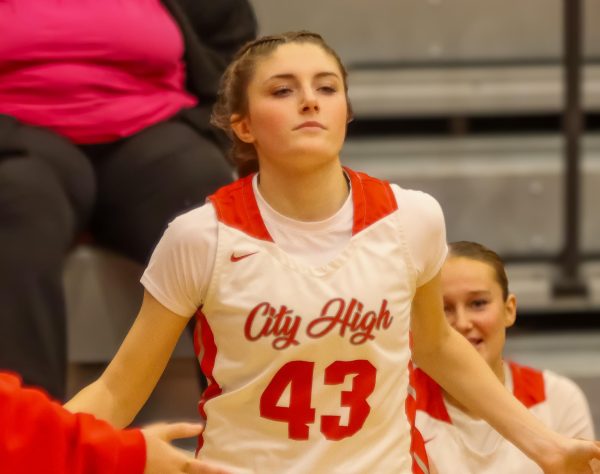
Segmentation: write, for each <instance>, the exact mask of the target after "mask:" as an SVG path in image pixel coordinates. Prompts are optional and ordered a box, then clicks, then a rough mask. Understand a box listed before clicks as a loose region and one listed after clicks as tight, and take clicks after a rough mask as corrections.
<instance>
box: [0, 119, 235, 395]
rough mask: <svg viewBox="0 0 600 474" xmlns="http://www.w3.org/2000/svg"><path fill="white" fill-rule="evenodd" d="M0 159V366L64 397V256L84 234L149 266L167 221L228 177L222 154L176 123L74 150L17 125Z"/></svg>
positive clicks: (38, 131) (50, 136)
mask: <svg viewBox="0 0 600 474" xmlns="http://www.w3.org/2000/svg"><path fill="white" fill-rule="evenodd" d="M12 133H16V134H17V136H16V137H14V136H12V137H11V140H12V141H16V142H17V143H19V144H20V145H21V147H22V149H21V150H18V151H14V152H12V151H10V152H8V153H5V154H4V155H0V369H8V370H14V371H17V372H18V373H19V374H21V375H22V376H23V379H24V381H25V383H27V384H34V385H37V386H42V387H44V388H45V389H46V390H48V392H49V393H50V394H51V395H52V396H54V397H56V398H58V399H59V400H63V399H64V396H65V385H66V348H67V344H66V318H65V307H64V296H63V289H62V272H63V264H64V260H65V257H66V255H67V253H68V251H69V249H70V248H71V247H72V245H73V242H74V240H75V239H76V238H77V236H78V235H79V234H80V232H81V231H82V230H84V229H89V230H91V232H92V234H93V236H94V240H95V242H97V243H98V244H100V245H103V246H106V247H108V248H111V249H113V250H116V251H118V252H121V253H122V254H124V255H127V256H129V257H131V258H133V259H135V260H137V261H138V262H140V263H142V264H145V263H146V262H147V260H148V258H149V257H150V254H151V252H152V250H153V248H154V246H155V244H156V243H157V241H158V239H159V238H160V237H161V235H162V233H163V231H164V229H165V227H166V225H167V224H168V222H169V221H170V220H172V218H173V217H174V216H176V215H177V214H179V213H181V212H183V211H185V210H187V209H190V208H192V207H196V206H198V205H200V204H202V203H203V202H204V199H205V198H206V196H207V195H208V194H210V193H212V192H213V191H214V190H216V189H217V188H218V187H220V186H222V185H223V184H226V183H227V182H228V181H230V179H231V169H230V167H229V165H228V164H227V162H226V160H225V158H224V156H223V153H222V151H221V150H220V149H219V148H218V147H217V146H216V145H215V144H214V143H213V142H212V141H211V140H209V139H207V138H206V137H203V136H202V135H200V134H199V133H198V132H196V131H195V130H194V129H192V128H191V127H190V126H188V125H187V124H186V123H184V122H183V121H181V120H179V119H177V118H175V119H172V120H169V121H166V122H163V123H161V124H158V125H155V126H152V127H149V128H148V129H146V130H144V131H142V132H140V133H138V134H136V135H134V136H131V137H128V138H126V139H123V140H120V141H118V142H115V143H111V144H106V145H94V146H81V147H78V146H75V145H73V144H71V143H70V142H69V141H67V140H65V139H63V138H61V137H59V136H58V135H56V134H53V133H51V132H49V131H47V130H43V129H39V128H34V127H29V126H25V125H21V124H18V125H17V127H16V128H15V130H14V131H11V134H12Z"/></svg>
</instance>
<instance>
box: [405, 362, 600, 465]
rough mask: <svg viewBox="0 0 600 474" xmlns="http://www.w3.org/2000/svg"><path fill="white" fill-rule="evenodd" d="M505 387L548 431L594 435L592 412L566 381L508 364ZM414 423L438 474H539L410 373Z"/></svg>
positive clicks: (425, 378)
mask: <svg viewBox="0 0 600 474" xmlns="http://www.w3.org/2000/svg"><path fill="white" fill-rule="evenodd" d="M505 375H506V381H507V384H506V385H507V388H508V389H509V390H511V391H512V393H513V394H514V396H515V397H516V398H517V399H518V400H519V401H520V402H521V403H523V405H525V407H527V408H528V409H529V410H530V411H531V412H532V414H533V415H535V416H536V417H537V418H539V419H540V420H541V421H542V422H543V423H544V424H545V425H547V426H548V427H549V428H550V429H552V430H554V431H556V432H557V433H561V434H563V435H565V436H568V437H573V438H586V439H592V438H593V434H594V433H593V427H592V420H591V415H590V413H589V408H588V405H587V402H586V400H585V397H584V396H583V394H582V392H581V390H580V389H579V388H578V387H577V386H576V385H575V384H574V383H573V382H572V381H571V380H569V379H566V378H565V377H561V376H559V375H557V374H554V373H552V372H549V371H544V372H541V371H538V370H535V369H532V368H530V367H526V366H522V365H519V364H516V363H514V362H511V363H509V364H507V366H506V367H505ZM414 385H415V387H416V390H417V400H418V401H417V407H418V411H417V417H416V424H417V427H418V428H419V431H420V434H422V435H423V437H424V438H425V443H426V444H425V447H426V449H427V454H428V455H429V458H430V459H431V461H433V464H435V467H436V469H437V471H438V472H439V474H454V473H456V472H461V473H465V474H542V469H541V468H540V467H539V466H538V465H537V464H535V463H534V462H533V461H532V460H531V459H529V458H528V457H527V456H525V454H523V453H522V452H521V451H519V450H518V449H517V447H515V446H514V445H513V444H511V443H510V442H509V441H507V440H506V439H504V438H503V437H502V436H500V435H499V434H498V433H497V432H496V431H495V430H494V429H493V428H492V427H491V426H490V425H488V424H487V423H486V422H485V421H483V420H477V419H473V418H471V417H469V416H468V415H466V414H465V413H463V412H462V411H461V410H460V409H458V408H457V407H454V406H452V405H450V404H449V403H446V401H445V399H444V396H443V392H442V390H441V389H440V387H439V385H437V383H435V382H434V381H433V380H432V379H430V378H429V377H428V376H427V375H426V374H425V373H424V372H422V371H421V370H419V369H417V370H416V371H415V372H414Z"/></svg>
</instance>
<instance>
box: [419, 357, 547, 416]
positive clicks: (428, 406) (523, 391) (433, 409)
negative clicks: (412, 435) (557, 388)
mask: <svg viewBox="0 0 600 474" xmlns="http://www.w3.org/2000/svg"><path fill="white" fill-rule="evenodd" d="M508 365H509V369H510V371H511V374H512V379H513V395H514V396H515V398H516V399H517V400H519V401H520V402H521V403H522V404H523V405H525V407H527V408H531V407H533V406H535V405H538V404H539V403H542V402H544V401H546V389H545V386H544V375H543V373H542V372H541V371H539V370H536V369H532V368H531V367H526V366H524V365H519V364H516V363H514V362H508ZM413 386H414V387H415V389H416V391H417V402H416V407H417V410H421V411H424V412H425V413H427V414H428V415H429V416H431V417H432V418H435V419H437V420H439V421H443V422H446V423H450V424H452V420H451V418H450V415H448V410H447V409H446V402H445V401H444V395H443V392H442V389H441V387H440V386H439V385H438V384H437V382H435V381H434V380H433V379H432V378H431V377H429V376H428V375H427V374H426V373H425V372H423V371H422V370H421V369H415V370H414V385H413Z"/></svg>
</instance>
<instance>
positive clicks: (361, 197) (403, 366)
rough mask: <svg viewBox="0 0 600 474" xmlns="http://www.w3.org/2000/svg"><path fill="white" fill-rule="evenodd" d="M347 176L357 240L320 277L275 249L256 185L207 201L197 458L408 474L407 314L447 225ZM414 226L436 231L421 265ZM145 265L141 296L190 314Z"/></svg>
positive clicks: (399, 195)
mask: <svg viewBox="0 0 600 474" xmlns="http://www.w3.org/2000/svg"><path fill="white" fill-rule="evenodd" d="M347 173H348V176H349V177H350V180H351V186H352V199H351V206H352V208H351V210H352V213H351V215H352V220H351V226H352V231H351V237H350V238H349V239H348V241H347V243H346V245H345V246H344V247H343V248H341V249H338V251H337V252H335V254H334V255H332V258H330V259H328V260H326V261H323V262H322V263H321V264H318V263H316V264H315V263H314V262H312V263H307V262H306V261H305V259H302V258H299V257H298V256H295V255H290V253H288V252H286V251H284V250H282V248H281V246H280V245H278V244H277V242H276V241H275V242H274V241H273V239H272V236H271V233H270V232H269V230H267V226H266V225H265V223H264V221H263V218H262V216H261V212H260V210H259V206H258V205H257V201H256V195H255V192H256V190H255V189H254V188H253V185H252V180H251V178H246V179H243V180H240V181H237V182H236V183H234V184H232V185H230V186H227V187H225V188H223V189H222V190H220V191H219V192H217V193H216V194H215V195H214V196H212V197H211V201H212V203H213V205H214V208H215V210H216V215H217V217H218V225H217V236H218V238H217V243H216V251H215V253H214V264H213V266H212V272H211V273H210V278H209V279H208V280H207V283H206V291H205V294H204V295H202V296H201V302H202V303H201V307H200V309H199V310H198V312H197V314H196V317H197V320H198V334H197V337H196V343H197V344H196V348H197V352H198V357H199V360H200V362H201V365H202V369H203V371H204V373H205V374H206V375H207V377H208V380H209V387H208V389H207V390H206V392H205V394H204V396H203V398H202V400H201V404H200V406H201V413H202V414H203V416H205V417H206V419H207V424H206V429H205V432H204V433H203V436H202V440H201V451H200V455H201V456H202V457H203V458H205V459H208V460H213V461H217V462H218V463H220V464H222V465H223V466H225V467H226V468H228V469H229V470H231V471H232V472H240V473H247V472H260V473H263V472H264V473H274V472H286V473H288V472H289V473H308V472H310V473H317V472H318V473H321V472H323V473H325V472H326V473H337V472H339V473H367V472H373V473H400V474H402V473H410V472H413V471H412V468H411V466H412V465H413V461H412V459H411V457H410V454H409V447H410V442H411V440H410V426H409V422H408V420H407V417H406V416H405V405H404V402H405V398H406V394H407V384H408V368H407V366H408V361H409V358H410V350H409V344H408V334H409V318H410V307H411V301H412V297H413V295H414V292H415V290H416V288H417V286H418V285H419V284H422V283H424V282H426V281H427V280H428V279H430V278H431V277H433V276H434V275H435V274H436V273H437V271H438V270H439V268H440V266H441V264H442V262H443V260H444V258H445V251H446V246H445V235H444V232H443V218H442V215H441V212H440V211H439V206H437V203H435V201H434V200H433V199H432V198H430V197H429V196H425V195H423V194H422V193H419V194H420V195H421V196H420V197H419V200H418V202H421V203H424V204H425V205H423V206H421V207H420V208H419V209H407V208H406V203H405V202H403V199H404V198H406V201H410V202H411V203H413V202H414V196H413V195H412V194H411V193H414V192H410V191H403V190H400V188H396V189H394V190H392V188H391V187H390V185H388V184H387V183H384V182H382V181H379V180H376V179H373V178H370V177H368V176H366V175H362V174H359V173H355V172H352V171H350V170H347ZM411 197H412V198H413V199H411ZM415 216H416V220H417V221H418V220H419V219H421V220H422V221H423V222H431V221H433V222H434V224H433V227H432V229H431V232H430V233H429V234H433V235H435V238H434V241H433V242H432V243H434V244H435V245H429V246H428V250H429V253H428V254H427V255H426V257H425V258H423V257H422V256H421V255H412V254H411V252H412V251H413V244H412V243H411V237H408V236H409V235H411V231H412V229H410V226H414V227H416V228H419V226H421V225H422V222H417V221H415ZM432 216H433V217H432ZM428 225H429V224H428ZM439 229H442V231H441V232H440V230H439ZM428 238H430V236H428ZM184 247H185V246H184ZM186 248H187V247H186ZM188 250H189V249H188ZM157 252H158V254H160V253H166V254H169V252H167V251H164V249H157ZM182 252H184V253H185V250H184V249H182V248H179V249H178V250H176V251H175V253H182ZM175 258H177V256H175ZM187 258H188V259H192V260H194V256H193V255H192V254H189V253H188V254H187ZM153 260H154V264H153V263H152V262H151V265H150V266H149V270H148V271H147V272H146V274H145V275H144V278H143V282H144V285H145V286H146V288H147V289H148V290H149V291H150V292H151V293H152V294H153V295H154V296H155V297H157V299H159V301H161V303H163V304H165V306H167V307H169V308H171V309H173V310H174V311H176V312H179V313H180V314H186V313H185V312H182V311H181V310H180V311H177V309H178V308H180V307H179V306H177V305H178V304H179V303H178V302H177V301H175V302H174V303H173V304H171V303H170V299H169V297H168V296H166V295H168V293H169V288H170V287H171V286H172V285H174V284H176V283H173V279H176V278H178V277H179V278H181V275H179V274H178V275H172V276H171V278H170V279H169V281H168V282H165V281H163V280H162V277H161V276H160V272H158V270H159V269H161V267H162V268H163V269H164V267H165V265H161V264H160V261H161V260H162V257H161V256H160V255H157V256H156V258H155V257H153ZM166 266H168V264H167V265H166ZM190 271H192V272H193V270H190ZM197 278H198V281H200V282H202V281H204V280H203V279H202V278H201V277H197ZM183 286H188V284H184V285H183ZM174 292H175V293H177V291H176V290H175V291H174ZM195 298H196V297H195V296H191V297H189V298H188V299H190V300H195ZM175 300H177V298H175ZM179 300H181V298H179ZM184 311H189V309H184ZM414 472H421V471H418V470H415V471H414Z"/></svg>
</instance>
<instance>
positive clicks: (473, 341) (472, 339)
mask: <svg viewBox="0 0 600 474" xmlns="http://www.w3.org/2000/svg"><path fill="white" fill-rule="evenodd" d="M467 341H469V342H470V343H471V344H473V345H474V346H475V347H477V346H479V344H481V343H482V342H483V339H482V338H480V337H467Z"/></svg>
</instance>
